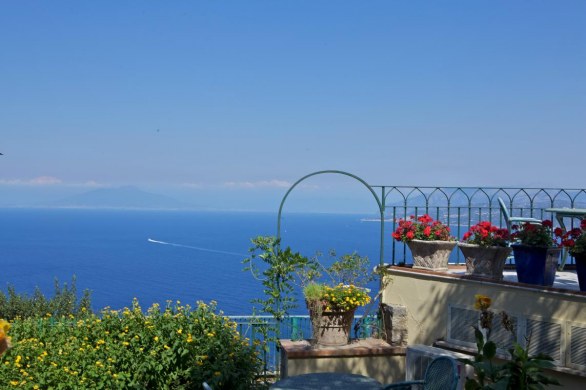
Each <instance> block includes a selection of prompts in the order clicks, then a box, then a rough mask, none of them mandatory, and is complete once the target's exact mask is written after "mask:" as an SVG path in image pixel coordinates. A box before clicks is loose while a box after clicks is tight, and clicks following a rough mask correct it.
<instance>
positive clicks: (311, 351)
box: [279, 338, 407, 359]
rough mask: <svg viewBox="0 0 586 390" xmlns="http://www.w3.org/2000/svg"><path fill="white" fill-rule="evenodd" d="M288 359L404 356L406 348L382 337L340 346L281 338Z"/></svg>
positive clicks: (359, 340) (353, 341)
mask: <svg viewBox="0 0 586 390" xmlns="http://www.w3.org/2000/svg"><path fill="white" fill-rule="evenodd" d="M279 343H280V346H281V348H282V349H283V350H284V352H285V354H286V356H287V358H288V359H305V358H320V357H361V356H404V355H405V353H406V352H407V349H406V348H402V347H392V346H391V345H389V344H388V343H387V342H385V341H384V340H381V339H375V338H365V339H357V340H352V341H351V342H350V343H349V344H347V345H343V346H340V347H322V346H313V345H312V344H311V342H310V341H309V340H300V341H292V340H290V339H281V340H279Z"/></svg>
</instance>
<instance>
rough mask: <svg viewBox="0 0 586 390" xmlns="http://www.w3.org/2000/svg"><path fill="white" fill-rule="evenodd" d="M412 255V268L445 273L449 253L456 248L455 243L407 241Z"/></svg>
mask: <svg viewBox="0 0 586 390" xmlns="http://www.w3.org/2000/svg"><path fill="white" fill-rule="evenodd" d="M407 246H409V249H411V254H412V255H413V268H419V269H428V270H432V271H447V270H448V259H449V258H450V253H452V250H453V249H454V247H455V246H456V242H455V241H424V240H411V241H407Z"/></svg>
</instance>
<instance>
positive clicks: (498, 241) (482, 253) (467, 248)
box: [458, 221, 511, 280]
mask: <svg viewBox="0 0 586 390" xmlns="http://www.w3.org/2000/svg"><path fill="white" fill-rule="evenodd" d="M462 240H463V241H462V242H460V243H458V247H459V248H460V250H461V251H462V254H463V255H464V258H465V259H466V275H473V276H478V277H484V278H489V279H496V280H502V279H503V268H504V267H505V262H506V261H507V257H509V255H510V254H511V248H509V246H508V243H509V242H508V241H509V231H508V230H507V229H504V228H500V227H498V226H495V225H493V224H491V223H490V222H489V221H482V222H479V223H477V224H476V225H474V226H472V227H470V230H468V231H467V232H466V233H465V234H464V236H463V237H462Z"/></svg>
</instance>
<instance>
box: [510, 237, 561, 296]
mask: <svg viewBox="0 0 586 390" xmlns="http://www.w3.org/2000/svg"><path fill="white" fill-rule="evenodd" d="M511 247H512V248H513V254H514V255H515V268H516V271H517V281H519V282H520V283H528V284H535V285H538V286H547V287H551V286H553V282H554V280H555V274H556V270H557V267H558V260H559V258H560V253H561V252H562V248H547V247H535V246H528V245H521V244H513V245H511Z"/></svg>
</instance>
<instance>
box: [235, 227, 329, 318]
mask: <svg viewBox="0 0 586 390" xmlns="http://www.w3.org/2000/svg"><path fill="white" fill-rule="evenodd" d="M251 241H252V243H253V244H254V246H253V247H252V248H250V250H249V252H250V257H248V258H246V259H245V260H244V261H243V263H244V264H246V265H247V266H246V267H245V268H244V270H245V271H251V272H252V274H253V275H254V277H255V278H257V279H259V280H261V283H262V285H263V287H264V290H263V292H264V295H265V298H264V299H263V298H257V299H254V300H253V301H252V302H253V303H257V304H259V305H261V307H260V309H261V310H262V312H264V313H267V314H269V315H272V316H273V317H274V318H275V319H276V320H277V321H281V320H283V318H284V317H285V316H286V315H288V314H289V311H290V310H291V309H294V308H296V307H297V303H296V302H297V300H296V299H295V297H294V296H293V294H294V291H295V283H294V282H295V278H296V275H299V274H302V273H305V274H307V273H308V270H309V275H310V277H311V275H312V274H313V272H317V268H318V264H317V263H316V262H315V261H314V260H310V259H308V258H307V257H304V256H302V255H300V254H299V253H298V252H296V253H294V252H293V251H292V250H291V248H289V247H287V248H286V249H285V250H282V249H281V248H280V246H279V240H277V239H276V238H275V237H262V236H259V237H256V238H254V239H252V240H251ZM255 259H258V260H260V261H262V262H263V263H264V265H265V267H263V270H262V271H261V270H260V268H259V267H258V265H257V264H256V263H254V260H255Z"/></svg>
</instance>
